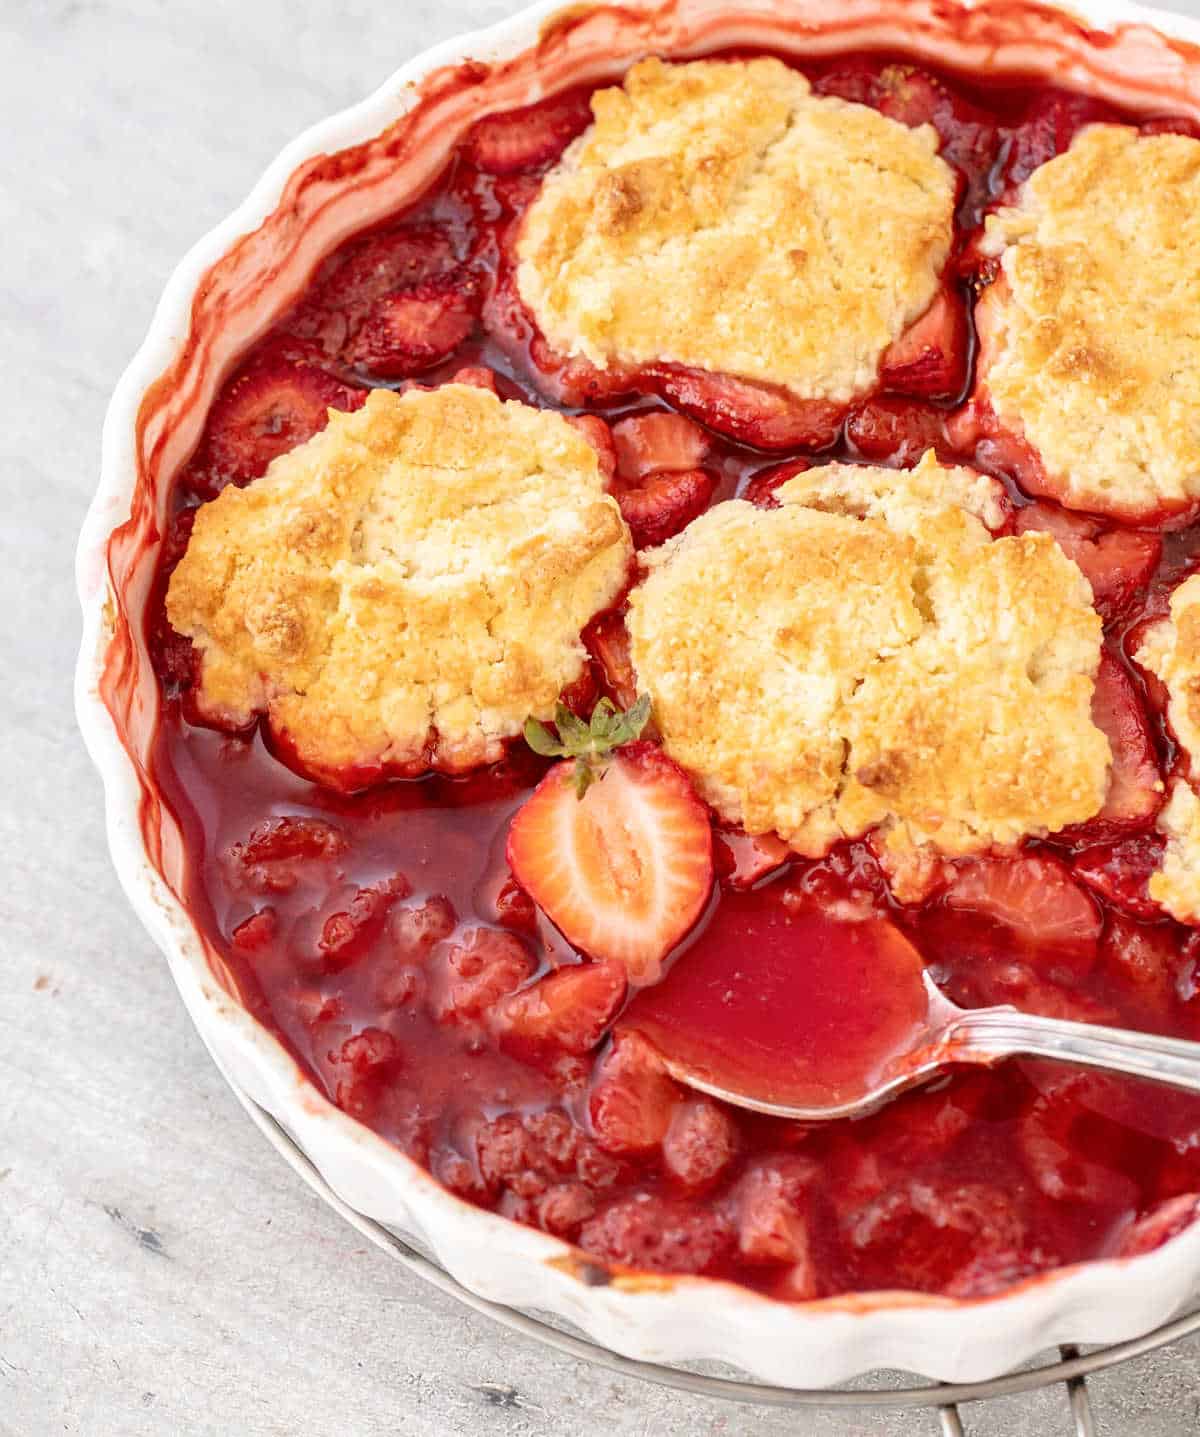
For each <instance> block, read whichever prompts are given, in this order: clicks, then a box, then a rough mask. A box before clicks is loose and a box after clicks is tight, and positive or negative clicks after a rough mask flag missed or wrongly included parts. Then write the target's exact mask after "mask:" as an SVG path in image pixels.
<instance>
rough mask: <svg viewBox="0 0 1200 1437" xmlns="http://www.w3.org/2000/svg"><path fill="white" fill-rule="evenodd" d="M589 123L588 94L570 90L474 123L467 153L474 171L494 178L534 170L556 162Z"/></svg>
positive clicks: (589, 106)
mask: <svg viewBox="0 0 1200 1437" xmlns="http://www.w3.org/2000/svg"><path fill="white" fill-rule="evenodd" d="M591 120H592V111H591V104H590V100H589V97H588V95H587V93H586V92H584V91H580V90H572V91H569V92H568V93H566V94H564V95H555V96H554V97H553V98H552V99H549V100H542V101H541V102H540V103H538V104H536V105H526V106H525V107H524V108H523V109H520V110H506V111H505V112H504V113H503V114H500V115H488V116H487V117H486V118H485V119H482V120H479V121H477V123H476V124H475V126H474V128H473V129H472V130H471V133H470V135H469V136H468V139H467V153H468V155H469V156H470V159H471V163H472V164H473V165H475V166H476V168H477V169H481V170H486V171H487V172H488V173H489V174H493V175H512V174H517V173H518V172H520V171H522V170H533V169H537V168H538V167H539V166H541V165H547V164H549V163H550V161H551V160H556V159H557V158H558V157H559V155H561V154H562V152H563V150H565V149H566V147H567V145H568V144H569V143H570V142H571V141H572V140H573V139H574V138H575V136H576V135H578V134H580V133H581V132H582V131H583V130H585V129H586V128H587V126H588V125H589V124H591Z"/></svg>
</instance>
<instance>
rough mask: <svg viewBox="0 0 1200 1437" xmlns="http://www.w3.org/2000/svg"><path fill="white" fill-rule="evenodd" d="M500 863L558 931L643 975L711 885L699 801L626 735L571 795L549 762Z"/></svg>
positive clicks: (673, 770)
mask: <svg viewBox="0 0 1200 1437" xmlns="http://www.w3.org/2000/svg"><path fill="white" fill-rule="evenodd" d="M508 863H509V867H510V868H511V869H512V871H513V873H514V875H515V876H516V878H517V880H518V882H519V883H520V884H521V886H522V887H523V888H524V889H525V890H526V892H528V893H529V894H530V896H531V897H532V898H533V900H534V902H535V903H536V904H537V905H538V907H539V908H541V909H542V911H543V912H544V913H545V914H546V915H547V917H548V918H549V919H550V920H551V922H552V923H554V924H555V926H556V927H557V928H558V929H559V930H560V931H561V932H562V933H563V935H564V936H565V937H566V938H567V939H568V940H569V941H570V942H571V943H573V944H574V945H575V946H576V947H577V948H579V949H580V950H582V951H583V952H584V953H587V954H589V955H590V956H591V957H593V958H612V959H615V960H616V961H617V962H619V963H623V964H624V965H625V967H626V969H627V970H628V973H629V977H630V981H631V982H634V983H643V984H644V983H653V982H655V981H656V980H657V978H658V976H659V973H660V971H661V965H662V960H663V959H664V958H665V957H666V956H667V954H668V953H669V952H670V951H671V949H672V948H674V946H675V945H676V943H678V942H679V940H680V939H681V938H683V937H684V935H685V934H686V933H687V932H688V930H689V929H690V928H691V927H692V925H693V924H694V923H695V921H696V919H697V918H699V916H700V914H701V912H702V911H703V909H704V905H705V904H706V903H707V902H708V896H709V892H710V891H711V888H712V872H713V865H712V831H711V829H710V827H709V822H708V811H707V809H706V808H705V806H704V804H703V803H701V801H700V800H699V799H698V798H697V797H696V794H695V791H694V790H693V788H692V785H691V783H690V782H689V781H688V779H687V777H686V776H685V775H684V773H683V772H682V771H681V770H680V769H679V768H678V767H676V765H675V764H674V763H672V762H671V760H670V759H669V758H667V756H666V754H664V753H663V752H662V750H661V749H659V748H657V747H656V746H655V745H654V744H651V743H647V742H644V741H642V742H637V743H632V744H627V745H626V746H625V747H624V748H622V749H620V750H618V752H617V753H616V754H615V755H614V756H613V757H612V758H611V759H610V760H609V761H608V763H607V767H606V768H605V771H604V773H603V776H602V777H601V778H599V779H598V780H597V781H596V782H594V783H592V784H591V786H590V787H588V789H587V791H586V792H585V793H584V795H583V797H582V798H580V797H579V796H578V795H577V792H576V787H575V766H574V764H573V763H570V762H566V763H560V764H557V765H555V767H554V768H552V769H551V770H550V772H549V773H548V774H547V775H546V777H545V778H544V779H543V780H542V782H541V783H540V784H539V785H538V786H537V788H536V789H535V790H534V792H533V794H532V795H531V797H530V798H529V800H528V802H527V803H526V804H525V805H524V807H522V808H521V809H520V810H519V812H518V813H517V816H516V818H514V820H513V823H512V827H511V829H510V830H509V836H508Z"/></svg>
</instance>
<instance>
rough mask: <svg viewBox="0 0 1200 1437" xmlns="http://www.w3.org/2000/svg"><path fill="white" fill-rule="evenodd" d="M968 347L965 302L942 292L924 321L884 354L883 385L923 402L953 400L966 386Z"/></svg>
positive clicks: (917, 323)
mask: <svg viewBox="0 0 1200 1437" xmlns="http://www.w3.org/2000/svg"><path fill="white" fill-rule="evenodd" d="M967 347H968V346H967V313H966V310H965V308H964V307H963V303H962V300H961V299H959V298H958V297H957V296H955V295H952V294H950V293H949V292H948V291H946V290H941V291H940V292H939V293H938V295H937V297H936V298H935V299H934V301H933V303H932V304H931V305H930V306H929V308H928V309H927V310H926V311H925V313H924V314H923V315H922V316H921V317H920V319H918V320H916V322H915V323H913V324H911V325H909V327H908V328H907V329H906V330H905V331H904V333H903V334H902V335H901V336H900V337H899V339H896V340H893V341H892V343H891V344H890V345H889V346H888V347H887V349H886V350H885V351H884V355H883V358H882V359H881V360H880V362H879V382H880V385H881V387H882V388H884V389H889V390H892V391H894V392H896V393H899V394H912V395H916V396H918V397H919V398H922V399H952V398H954V396H955V395H957V394H959V393H961V391H962V388H963V385H964V384H965V383H966V378H967Z"/></svg>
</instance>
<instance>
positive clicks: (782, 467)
mask: <svg viewBox="0 0 1200 1437" xmlns="http://www.w3.org/2000/svg"><path fill="white" fill-rule="evenodd" d="M811 468H812V463H811V462H810V461H809V460H808V459H790V460H789V461H788V462H787V463H786V464H773V465H771V467H770V468H769V469H760V470H759V471H758V472H757V473H756V474H755V475H754V476H753V477H752V478H751V480H750V482H749V484H747V485H746V487H745V489H743V490H742V493H741V497H742V498H743V499H745V501H746V503H747V504H753V505H754V506H755V507H756V508H758V509H778V508H779V501H778V500H777V499H776V498H775V491H776V489H779V488H781V487H782V486H783V485H784V484H786V483H787V482H788V480H789V479H794V478H795V477H796V475H797V474H803V473H804V471H805V470H806V469H811Z"/></svg>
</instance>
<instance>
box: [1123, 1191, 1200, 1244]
mask: <svg viewBox="0 0 1200 1437" xmlns="http://www.w3.org/2000/svg"><path fill="white" fill-rule="evenodd" d="M1198 1217H1200V1193H1181V1194H1180V1195H1179V1196H1178V1197H1173V1198H1168V1199H1167V1200H1166V1202H1162V1203H1159V1205H1158V1206H1157V1207H1154V1208H1151V1209H1150V1211H1149V1212H1148V1213H1146V1214H1145V1215H1144V1216H1143V1217H1140V1218H1138V1219H1137V1221H1136V1222H1134V1223H1131V1224H1130V1226H1129V1227H1127V1228H1126V1229H1125V1231H1124V1233H1123V1234H1122V1235H1121V1237H1120V1239H1119V1240H1118V1242H1117V1246H1116V1256H1117V1257H1140V1256H1141V1255H1142V1253H1144V1252H1153V1251H1154V1249H1155V1248H1156V1247H1162V1245H1163V1243H1164V1242H1170V1240H1171V1239H1172V1238H1173V1237H1178V1236H1179V1234H1180V1233H1181V1232H1182V1231H1183V1230H1184V1228H1187V1227H1191V1225H1192V1223H1194V1222H1195V1221H1196V1219H1197V1218H1198Z"/></svg>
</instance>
